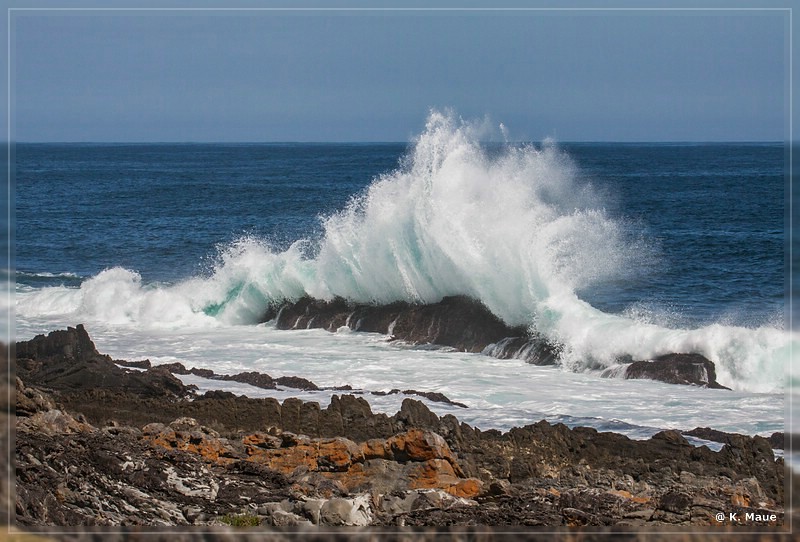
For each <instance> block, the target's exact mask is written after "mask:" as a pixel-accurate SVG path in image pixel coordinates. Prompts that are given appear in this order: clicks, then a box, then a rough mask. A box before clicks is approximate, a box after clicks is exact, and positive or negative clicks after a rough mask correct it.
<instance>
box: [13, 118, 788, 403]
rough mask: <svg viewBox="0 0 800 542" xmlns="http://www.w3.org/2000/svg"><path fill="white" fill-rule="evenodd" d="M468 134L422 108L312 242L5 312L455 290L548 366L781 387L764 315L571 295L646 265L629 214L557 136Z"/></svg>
mask: <svg viewBox="0 0 800 542" xmlns="http://www.w3.org/2000/svg"><path fill="white" fill-rule="evenodd" d="M480 137H481V128H480V127H479V126H478V125H475V124H471V123H468V122H464V121H462V120H460V119H459V118H457V117H456V116H455V115H454V114H452V113H447V112H445V113H442V112H436V111H434V112H432V113H431V115H430V117H429V119H428V122H427V125H426V129H425V131H424V132H423V133H422V134H421V135H420V136H419V138H418V139H417V140H416V141H415V144H414V146H413V149H412V151H411V152H410V153H409V154H408V155H407V156H406V157H405V158H404V159H403V160H402V162H401V164H400V165H399V167H398V168H397V169H396V170H395V171H392V172H389V173H386V174H384V175H382V176H380V177H378V178H376V179H375V180H374V181H373V182H372V184H371V185H370V186H369V188H368V189H367V190H366V191H365V192H364V193H362V194H359V195H357V196H355V197H354V198H353V199H352V200H351V202H350V203H349V205H348V206H347V207H346V208H345V209H342V210H341V211H340V212H338V213H335V214H332V215H330V216H327V217H323V218H322V219H321V220H322V225H323V230H324V233H323V235H322V236H321V237H320V238H319V239H301V240H299V241H297V242H295V243H294V244H293V245H291V247H290V248H289V249H288V250H285V251H278V250H275V249H273V248H272V247H271V246H270V245H269V243H267V242H266V241H264V240H260V239H255V238H242V239H240V240H239V241H237V242H236V243H233V244H232V245H230V246H226V247H221V248H220V250H219V255H218V258H217V261H216V263H215V265H214V268H213V269H212V270H211V272H210V273H208V274H207V275H203V276H197V277H194V278H191V279H188V280H185V281H183V282H180V283H178V284H174V285H158V284H151V285H145V284H142V281H141V278H140V276H139V275H138V274H137V273H136V272H134V271H130V270H126V269H122V268H111V269H107V270H105V271H103V272H101V273H99V274H98V275H96V276H94V277H92V278H90V279H88V280H85V281H84V282H83V283H82V284H81V285H80V287H79V288H74V287H67V286H62V287H51V288H42V289H25V288H18V293H17V306H16V308H17V313H18V315H19V316H20V317H21V318H22V319H23V320H24V319H36V318H39V317H43V316H56V315H62V316H68V317H69V318H72V319H73V321H77V320H81V321H85V322H87V323H91V322H97V323H103V324H116V325H132V326H137V327H160V328H171V329H178V328H185V327H187V326H189V327H216V326H224V325H232V324H251V323H255V322H258V321H260V319H261V318H262V316H263V314H264V310H265V307H266V305H267V304H269V303H270V302H272V301H275V300H281V299H294V298H298V297H300V296H302V295H310V296H312V297H315V298H320V299H331V298H333V297H334V296H341V297H345V298H347V299H350V300H353V301H358V302H378V303H386V302H391V301H395V300H408V301H415V302H436V301H438V300H440V299H441V298H442V297H444V296H447V295H454V294H464V295H468V296H471V297H474V298H477V299H480V300H481V301H482V302H483V303H484V304H485V305H486V306H487V307H488V308H489V309H490V310H491V311H492V312H494V313H495V314H496V315H498V316H499V317H500V318H502V319H503V320H505V321H506V322H507V323H509V324H512V325H520V324H524V325H528V326H530V327H531V328H533V329H536V330H537V331H539V332H540V333H542V334H544V335H545V336H547V337H548V338H549V339H551V340H552V341H555V342H558V343H561V344H563V346H564V349H563V359H562V366H563V367H564V368H565V369H568V370H570V371H573V372H577V371H584V370H591V369H597V368H602V367H607V366H612V365H614V364H616V363H618V361H619V358H620V357H621V356H630V357H632V358H633V359H650V358H652V357H655V356H657V355H660V354H664V353H669V352H698V353H701V354H703V355H705V356H706V357H708V358H709V359H711V360H712V361H714V362H715V363H716V365H717V372H718V380H719V381H720V382H721V383H723V384H725V385H727V386H730V387H733V388H737V389H746V390H752V391H772V390H775V389H779V388H780V387H781V386H782V385H783V383H784V380H785V375H786V371H787V369H788V367H789V366H790V365H791V364H792V362H793V361H794V357H793V353H792V352H793V346H795V345H800V343H798V337H797V335H796V334H793V333H789V332H787V331H784V330H782V329H780V328H779V327H772V326H762V327H758V328H744V327H736V326H728V325H723V324H713V325H709V326H705V327H703V328H700V329H680V328H678V327H670V326H668V325H658V324H656V323H653V322H652V318H650V317H648V318H638V317H636V314H635V311H630V312H629V313H628V314H627V315H616V314H608V313H604V312H602V311H600V310H598V309H596V308H594V307H592V306H591V305H589V304H588V303H587V302H585V301H584V300H582V299H581V298H580V297H579V295H578V292H580V291H587V290H588V289H591V288H592V287H593V286H594V285H597V284H602V283H603V282H604V281H608V280H614V281H620V280H624V279H626V278H628V277H631V276H634V275H635V273H636V272H637V270H640V269H643V268H644V267H647V266H648V265H650V264H652V261H653V258H654V257H655V250H654V249H653V247H651V246H650V245H649V244H648V243H647V242H645V241H643V240H642V238H641V236H640V235H639V234H638V233H637V231H636V229H635V228H634V227H632V224H629V223H626V222H624V221H621V220H619V219H612V218H611V217H610V216H609V215H608V213H607V212H606V210H605V207H604V200H603V198H602V197H601V196H600V195H599V193H598V191H596V190H595V189H593V187H592V186H591V185H589V184H585V183H579V182H578V181H577V179H578V178H579V176H578V175H577V170H576V166H575V164H573V163H572V161H571V159H570V158H569V157H568V156H567V155H566V154H565V153H563V152H561V151H560V150H559V149H558V147H557V146H556V145H554V144H552V143H550V142H545V144H544V145H543V146H541V147H539V148H537V147H534V146H530V145H526V146H514V145H505V146H503V147H502V148H499V149H488V150H487V148H486V147H485V146H482V145H481V144H480V143H479V141H480ZM662 324H663V322H662Z"/></svg>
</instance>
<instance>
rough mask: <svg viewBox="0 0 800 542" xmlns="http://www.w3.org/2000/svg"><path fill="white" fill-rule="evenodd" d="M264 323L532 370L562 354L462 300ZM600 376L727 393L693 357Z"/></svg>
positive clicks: (270, 315)
mask: <svg viewBox="0 0 800 542" xmlns="http://www.w3.org/2000/svg"><path fill="white" fill-rule="evenodd" d="M268 320H274V321H275V325H276V327H277V328H278V329H287V330H288V329H310V328H322V329H326V330H328V331H336V330H338V329H339V328H341V327H348V328H349V329H351V330H353V331H367V332H373V333H382V334H385V335H388V336H390V338H391V339H392V340H402V341H404V342H407V343H410V344H413V345H437V346H446V347H451V348H455V349H456V350H460V351H464V352H481V353H483V354H485V355H488V356H492V357H496V358H500V359H512V358H513V359H522V360H525V361H526V362H527V363H532V364H534V365H555V364H557V363H558V361H559V356H560V354H561V345H559V344H554V343H552V342H551V341H548V340H547V339H545V338H544V337H542V336H541V335H539V334H537V333H535V332H532V331H531V330H529V329H527V328H526V327H525V326H517V327H512V326H509V325H507V324H506V323H505V322H503V321H502V320H501V319H499V318H498V317H497V316H495V315H494V314H493V313H492V312H491V311H490V310H489V309H488V308H486V306H485V305H483V304H482V303H481V302H480V301H477V300H475V299H472V298H469V297H466V296H450V297H445V298H443V299H442V300H441V301H439V302H438V303H431V304H427V305H422V304H412V303H406V302H399V301H398V302H395V303H390V304H388V305H370V304H363V303H351V302H348V301H346V300H344V299H342V298H335V299H334V300H332V301H322V300H318V299H312V298H310V297H303V298H301V299H299V300H297V301H287V302H284V303H283V304H280V305H277V306H273V307H270V308H269V310H268V311H267V312H266V314H265V315H264V321H268ZM620 372H621V375H620V374H618V373H620ZM604 376H622V377H624V378H628V379H637V378H647V379H651V380H659V381H661V382H666V383H669V384H694V385H697V386H704V387H709V388H721V389H727V388H725V386H722V385H720V384H719V383H718V382H717V381H716V371H715V368H714V363H713V362H712V361H710V360H708V359H706V358H705V357H703V356H701V355H699V354H693V353H689V354H667V355H664V356H660V357H658V358H656V359H654V360H642V361H633V362H630V363H626V364H625V365H623V366H621V367H617V368H615V369H613V370H609V371H606V373H604Z"/></svg>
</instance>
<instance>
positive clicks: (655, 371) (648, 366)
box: [624, 354, 730, 390]
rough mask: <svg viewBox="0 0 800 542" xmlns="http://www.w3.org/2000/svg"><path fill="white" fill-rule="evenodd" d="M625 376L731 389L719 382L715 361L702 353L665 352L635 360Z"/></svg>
mask: <svg viewBox="0 0 800 542" xmlns="http://www.w3.org/2000/svg"><path fill="white" fill-rule="evenodd" d="M624 376H625V378H627V379H634V378H646V379H650V380H658V381H661V382H666V383H667V384H691V385H695V386H701V387H704V388H716V389H725V390H727V389H730V388H726V387H725V386H723V385H721V384H719V383H718V382H717V373H716V370H715V368H714V362H712V361H711V360H709V359H706V358H705V357H703V356H701V355H700V354H665V355H663V356H659V357H657V358H654V359H653V360H649V361H634V362H633V363H631V364H629V365H628V366H627V367H626V368H625V373H624Z"/></svg>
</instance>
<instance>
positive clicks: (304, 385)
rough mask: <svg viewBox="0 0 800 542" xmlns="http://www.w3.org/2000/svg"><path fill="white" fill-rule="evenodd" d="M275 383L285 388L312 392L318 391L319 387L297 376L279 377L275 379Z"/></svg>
mask: <svg viewBox="0 0 800 542" xmlns="http://www.w3.org/2000/svg"><path fill="white" fill-rule="evenodd" d="M275 383H276V384H278V385H280V386H286V387H289V388H295V389H298V390H306V391H312V390H318V389H319V387H318V386H317V385H316V384H314V383H313V382H311V381H310V380H306V379H305V378H300V377H299V376H280V377H278V378H276V379H275Z"/></svg>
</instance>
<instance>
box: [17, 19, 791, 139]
mask: <svg viewBox="0 0 800 542" xmlns="http://www.w3.org/2000/svg"><path fill="white" fill-rule="evenodd" d="M129 5H131V4H129ZM11 22H12V25H11V26H12V35H11V44H12V47H11V55H10V58H11V59H12V78H11V79H12V80H11V89H12V107H11V111H12V137H14V139H16V140H18V141H407V140H408V139H409V138H411V137H413V135H414V134H416V133H419V131H420V130H421V129H422V126H423V124H424V121H425V117H426V115H427V112H428V110H429V109H430V108H432V107H435V108H442V107H451V108H453V109H454V110H456V111H457V112H458V113H459V114H460V115H462V116H463V117H465V118H476V117H477V118H482V117H485V116H488V117H489V118H490V119H491V120H492V121H493V122H495V123H500V122H502V123H504V125H505V126H507V127H508V129H509V131H510V136H511V137H512V139H520V140H534V141H539V140H541V139H543V138H545V137H553V138H555V139H556V140H559V141H781V140H784V139H786V137H787V136H788V128H789V123H788V112H789V108H788V104H789V80H788V75H789V66H788V62H787V59H788V54H789V50H788V36H789V34H788V28H789V26H788V16H787V14H786V12H780V11H772V12H768V11H745V12H742V11H713V12H686V11H657V12H650V11H648V12H642V11H579V12H574V11H570V12H565V11H544V12H543V11H535V12H531V11H513V12H492V11H490V12H483V11H482V12H464V11H445V12H400V11H390V12H385V11H383V12H374V11H348V12H319V11H318V12H278V11H244V12H241V11H239V12H226V11H222V12H219V11H213V12H211V11H180V12H164V11H144V12H142V11H137V12H119V11H113V12H110V11H105V12H101V11H70V12H53V11H14V12H13V13H12V21H11Z"/></svg>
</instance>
